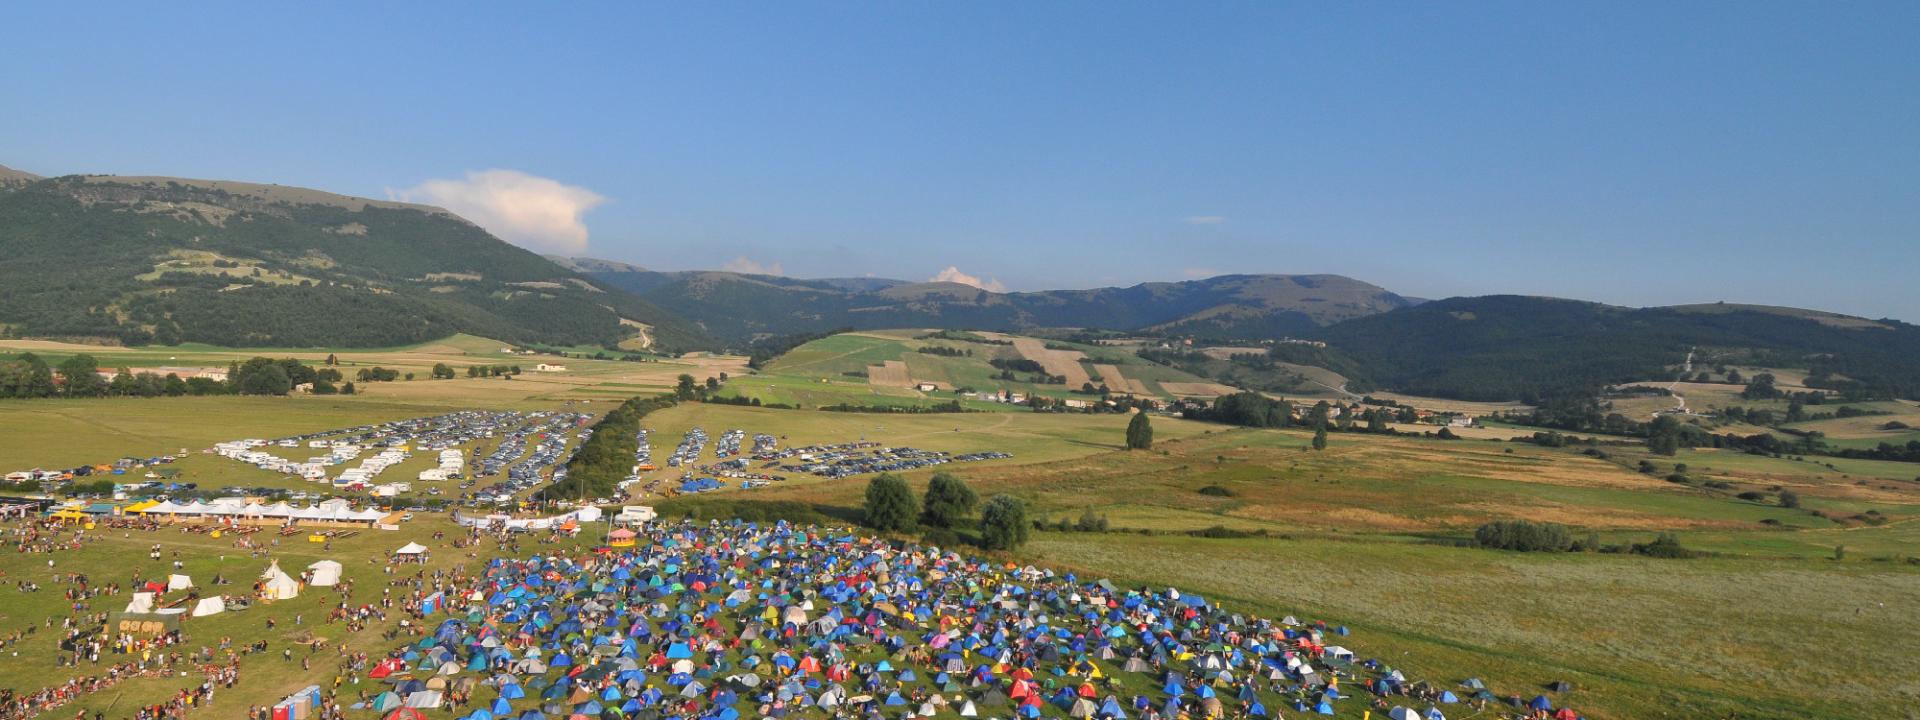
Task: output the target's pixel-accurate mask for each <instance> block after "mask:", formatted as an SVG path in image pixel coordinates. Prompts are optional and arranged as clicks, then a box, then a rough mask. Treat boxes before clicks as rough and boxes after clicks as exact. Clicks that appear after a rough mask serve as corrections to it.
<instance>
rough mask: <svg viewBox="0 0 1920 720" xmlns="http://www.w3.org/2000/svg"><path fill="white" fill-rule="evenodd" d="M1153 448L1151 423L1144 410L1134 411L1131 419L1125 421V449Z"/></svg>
mask: <svg viewBox="0 0 1920 720" xmlns="http://www.w3.org/2000/svg"><path fill="white" fill-rule="evenodd" d="M1152 448H1153V425H1152V424H1151V423H1149V422H1148V421H1147V414H1146V413H1145V412H1136V413H1134V414H1133V419H1132V420H1129V421H1127V449H1128V450H1149V449H1152Z"/></svg>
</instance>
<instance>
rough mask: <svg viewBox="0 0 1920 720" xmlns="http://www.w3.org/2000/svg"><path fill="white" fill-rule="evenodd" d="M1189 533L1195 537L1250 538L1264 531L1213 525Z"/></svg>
mask: <svg viewBox="0 0 1920 720" xmlns="http://www.w3.org/2000/svg"><path fill="white" fill-rule="evenodd" d="M1187 534H1188V535H1192V536H1194V537H1201V538H1215V539H1221V540H1229V539H1234V538H1250V537H1255V536H1257V535H1261V534H1264V533H1255V532H1248V531H1246V530H1235V529H1233V528H1230V527H1227V526H1225V525H1213V526H1209V527H1205V528H1201V529H1199V530H1190V531H1188V532H1187Z"/></svg>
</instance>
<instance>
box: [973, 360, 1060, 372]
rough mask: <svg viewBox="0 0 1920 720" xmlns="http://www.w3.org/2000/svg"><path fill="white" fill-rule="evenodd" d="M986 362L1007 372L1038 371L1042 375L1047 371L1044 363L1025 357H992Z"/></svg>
mask: <svg viewBox="0 0 1920 720" xmlns="http://www.w3.org/2000/svg"><path fill="white" fill-rule="evenodd" d="M987 364H989V365H992V366H994V367H996V368H999V369H1001V370H1005V371H1008V372H1023V373H1040V374H1043V375H1044V374H1046V372H1047V367H1046V366H1045V365H1041V364H1040V362H1039V361H1037V360H1030V359H1027V358H993V359H991V360H988V361H987Z"/></svg>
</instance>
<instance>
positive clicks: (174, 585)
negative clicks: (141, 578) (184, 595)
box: [167, 575, 193, 591]
mask: <svg viewBox="0 0 1920 720" xmlns="http://www.w3.org/2000/svg"><path fill="white" fill-rule="evenodd" d="M192 588H193V578H190V577H187V576H185V575H168V576H167V590H169V591H171V590H190V589H192Z"/></svg>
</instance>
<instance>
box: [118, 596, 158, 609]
mask: <svg viewBox="0 0 1920 720" xmlns="http://www.w3.org/2000/svg"><path fill="white" fill-rule="evenodd" d="M124 612H130V613H150V612H153V593H150V592H137V593H134V594H133V599H132V600H129V601H127V609H126V610H125V611H124Z"/></svg>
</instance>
